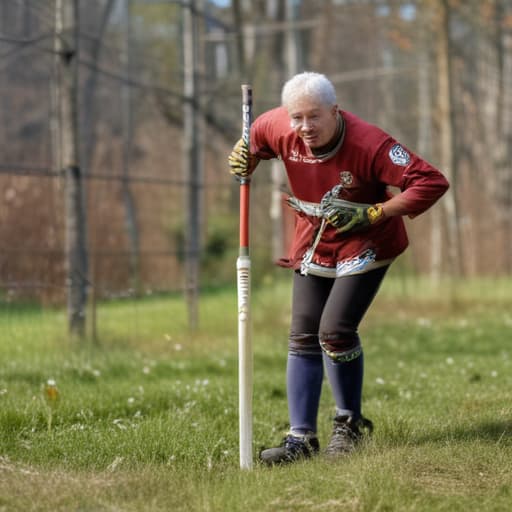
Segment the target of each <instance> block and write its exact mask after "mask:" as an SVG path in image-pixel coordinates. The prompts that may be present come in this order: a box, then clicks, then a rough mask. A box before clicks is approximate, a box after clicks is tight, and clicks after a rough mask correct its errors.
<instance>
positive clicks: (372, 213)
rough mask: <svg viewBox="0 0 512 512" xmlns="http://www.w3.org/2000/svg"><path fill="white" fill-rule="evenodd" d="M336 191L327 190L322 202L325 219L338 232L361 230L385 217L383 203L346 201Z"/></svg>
mask: <svg viewBox="0 0 512 512" xmlns="http://www.w3.org/2000/svg"><path fill="white" fill-rule="evenodd" d="M335 188H336V187H335ZM336 192H337V190H334V189H333V190H330V191H329V192H327V193H326V194H325V195H324V197H323V198H322V201H321V203H320V204H321V207H322V212H323V217H324V219H325V220H326V221H327V222H328V223H329V224H331V225H332V226H334V227H335V228H336V231H337V232H338V233H347V232H348V231H351V232H356V231H361V230H363V229H365V228H367V227H368V226H372V225H373V224H376V223H377V222H379V221H380V220H382V219H383V218H384V212H383V210H382V205H380V204H375V205H371V204H365V203H353V202H351V201H345V200H344V199H338V198H337V197H336V195H337V193H336Z"/></svg>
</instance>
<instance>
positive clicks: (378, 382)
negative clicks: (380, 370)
mask: <svg viewBox="0 0 512 512" xmlns="http://www.w3.org/2000/svg"><path fill="white" fill-rule="evenodd" d="M375 382H376V383H377V384H380V385H382V384H385V383H386V381H385V380H384V379H383V378H382V377H377V378H376V379H375Z"/></svg>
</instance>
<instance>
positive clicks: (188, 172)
mask: <svg viewBox="0 0 512 512" xmlns="http://www.w3.org/2000/svg"><path fill="white" fill-rule="evenodd" d="M196 17H197V13H196V2H195V0H189V1H188V3H187V4H186V5H184V12H183V23H184V30H183V35H184V39H183V53H184V98H185V101H184V107H183V108H184V112H183V117H184V128H183V147H184V152H183V156H184V171H185V186H186V204H185V212H186V217H185V225H184V230H185V296H186V301H187V307H188V324H189V328H190V329H192V330H195V329H197V327H198V326H199V257H200V234H201V233H200V226H201V210H202V208H201V198H200V190H201V165H200V161H201V160H200V154H201V148H200V137H199V122H198V112H197V108H198V101H199V99H198V98H199V95H198V89H197V73H196V70H197V19H196Z"/></svg>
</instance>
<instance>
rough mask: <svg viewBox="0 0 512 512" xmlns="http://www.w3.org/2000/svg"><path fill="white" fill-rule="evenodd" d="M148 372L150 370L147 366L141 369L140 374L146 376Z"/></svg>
mask: <svg viewBox="0 0 512 512" xmlns="http://www.w3.org/2000/svg"><path fill="white" fill-rule="evenodd" d="M150 372H151V368H150V367H149V366H144V368H142V373H144V374H145V375H148V374H149V373H150Z"/></svg>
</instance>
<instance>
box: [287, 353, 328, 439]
mask: <svg viewBox="0 0 512 512" xmlns="http://www.w3.org/2000/svg"><path fill="white" fill-rule="evenodd" d="M323 373H324V372H323V362H322V355H321V354H320V353H319V354H317V355H304V356H301V355H296V354H289V355H288V366H287V369H286V380H287V394H288V412H289V416H290V430H292V431H294V432H297V433H300V434H305V433H306V432H308V431H310V432H316V429H317V425H316V419H317V415H318V406H319V404H320V394H321V391H322V379H323Z"/></svg>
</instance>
